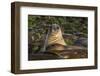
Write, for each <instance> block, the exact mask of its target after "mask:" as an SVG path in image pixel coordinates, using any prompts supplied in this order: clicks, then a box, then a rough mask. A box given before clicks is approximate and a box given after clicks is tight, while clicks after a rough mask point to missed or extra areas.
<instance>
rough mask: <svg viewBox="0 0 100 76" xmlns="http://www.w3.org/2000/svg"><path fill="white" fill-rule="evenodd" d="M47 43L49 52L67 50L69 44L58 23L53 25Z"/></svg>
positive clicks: (57, 52) (56, 52)
mask: <svg viewBox="0 0 100 76" xmlns="http://www.w3.org/2000/svg"><path fill="white" fill-rule="evenodd" d="M47 43H48V44H47V45H48V46H47V51H49V52H52V53H55V54H59V52H60V51H63V50H65V46H67V44H66V43H65V41H64V38H63V36H62V31H61V28H60V26H59V25H58V24H53V25H52V28H51V32H50V34H49V36H48V42H47Z"/></svg>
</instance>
